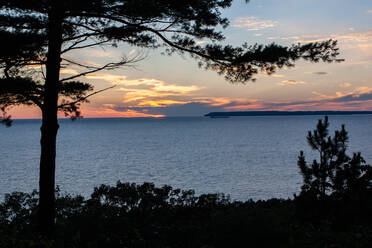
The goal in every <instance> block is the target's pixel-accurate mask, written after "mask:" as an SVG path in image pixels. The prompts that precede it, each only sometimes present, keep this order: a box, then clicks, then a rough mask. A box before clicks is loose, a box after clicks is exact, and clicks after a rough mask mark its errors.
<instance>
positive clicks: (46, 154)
mask: <svg viewBox="0 0 372 248" xmlns="http://www.w3.org/2000/svg"><path fill="white" fill-rule="evenodd" d="M56 2H57V1H56ZM62 20H63V16H62V14H61V10H60V9H59V8H58V6H54V7H52V8H51V10H50V12H49V22H48V41H49V43H48V54H47V62H46V80H45V92H44V103H43V106H42V126H41V140H40V144H41V156H40V181H39V190H40V201H39V225H40V231H41V233H42V234H43V235H45V236H47V237H48V238H51V239H52V238H53V236H54V226H55V167H56V141H57V132H58V128H59V125H58V119H57V110H58V109H57V104H58V83H59V70H60V64H61V47H62Z"/></svg>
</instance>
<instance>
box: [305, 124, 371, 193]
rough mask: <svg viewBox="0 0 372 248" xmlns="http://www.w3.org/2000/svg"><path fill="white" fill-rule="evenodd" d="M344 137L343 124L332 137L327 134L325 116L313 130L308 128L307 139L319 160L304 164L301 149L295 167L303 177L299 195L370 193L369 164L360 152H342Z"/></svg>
mask: <svg viewBox="0 0 372 248" xmlns="http://www.w3.org/2000/svg"><path fill="white" fill-rule="evenodd" d="M348 140H349V137H348V133H347V131H346V130H345V126H344V125H342V127H341V130H336V131H335V133H334V136H333V137H331V136H329V122H328V117H325V118H324V121H322V120H319V122H318V124H317V127H316V129H315V130H313V131H312V132H311V131H309V133H308V135H307V142H308V144H309V146H310V147H311V149H312V150H315V151H317V152H318V153H319V161H317V160H313V162H312V163H311V164H308V163H307V162H306V160H305V156H304V153H303V152H302V151H301V153H300V156H299V158H298V166H299V168H300V171H301V174H302V176H303V179H304V184H303V186H302V193H303V194H309V195H311V196H313V197H315V198H316V199H325V198H326V197H327V196H328V195H333V196H335V197H336V198H340V197H341V198H345V197H346V198H348V200H350V199H355V198H359V197H360V196H362V195H364V194H366V192H371V190H372V167H371V166H370V165H368V164H366V161H365V160H364V159H363V157H362V156H361V154H360V153H354V154H353V155H352V157H349V156H348V155H347V154H346V149H347V143H348Z"/></svg>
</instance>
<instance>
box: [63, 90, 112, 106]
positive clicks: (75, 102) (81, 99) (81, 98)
mask: <svg viewBox="0 0 372 248" xmlns="http://www.w3.org/2000/svg"><path fill="white" fill-rule="evenodd" d="M114 87H115V85H113V86H110V87H107V88H104V89H102V90H98V91H95V92H93V93H91V94H89V95H87V96H83V97H80V98H79V99H78V100H76V101H73V102H69V103H65V104H61V105H59V106H57V108H59V109H60V108H64V107H66V106H72V105H75V104H77V103H79V102H81V101H85V100H86V99H87V98H88V97H91V96H93V95H96V94H98V93H101V92H103V91H106V90H109V89H112V88H114Z"/></svg>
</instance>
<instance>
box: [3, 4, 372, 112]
mask: <svg viewBox="0 0 372 248" xmlns="http://www.w3.org/2000/svg"><path fill="white" fill-rule="evenodd" d="M223 14H224V15H225V16H226V17H228V18H229V20H230V26H229V27H228V28H227V29H225V30H224V31H223V33H224V34H225V36H226V40H225V43H229V44H232V45H236V46H238V45H241V44H242V43H244V42H247V43H249V44H254V43H262V44H268V43H272V42H275V43H278V44H282V45H290V44H292V43H298V42H300V43H306V42H311V41H322V40H325V39H330V38H333V39H337V40H338V41H339V48H340V52H341V55H340V58H343V59H345V62H343V63H335V64H325V63H318V64H313V63H309V62H304V61H300V62H299V63H297V64H296V67H295V68H291V69H283V70H279V71H277V73H276V74H274V75H271V76H267V75H264V74H259V75H258V76H257V77H256V78H257V81H256V82H247V83H246V84H244V85H243V84H231V83H229V82H227V81H226V80H225V79H224V78H223V77H221V76H219V75H217V74H216V73H215V72H213V71H205V70H203V69H199V68H198V65H197V61H195V60H193V59H191V58H190V57H189V56H186V55H185V56H184V57H181V56H178V55H173V56H171V57H169V56H163V55H161V52H162V51H163V50H162V49H159V50H141V49H138V48H135V47H129V46H126V45H123V46H119V47H118V48H105V49H101V48H99V49H85V50H80V51H77V52H74V53H70V54H67V55H66V56H65V57H66V58H71V59H75V60H79V61H81V62H85V63H88V64H92V65H93V64H94V65H97V64H104V63H105V62H109V61H116V60H119V58H120V57H121V56H122V55H123V54H126V55H127V56H134V55H136V54H142V55H146V58H145V59H144V60H142V61H140V62H138V63H137V64H136V66H135V68H132V67H123V68H122V69H118V70H115V71H102V72H99V73H96V74H90V75H89V76H86V77H85V78H84V77H83V78H81V79H80V80H81V81H86V82H90V83H92V84H93V85H94V86H95V90H99V89H102V88H105V87H109V86H111V85H116V87H115V88H113V89H110V90H108V91H105V92H103V93H101V94H98V95H95V96H94V97H92V98H91V99H90V101H91V102H90V103H89V104H84V105H83V107H82V110H83V111H82V113H83V116H84V117H161V116H201V115H204V114H206V113H208V112H211V111H241V110H287V111H288V110H372V1H371V0H355V1H351V0H302V1H299V0H251V1H250V3H248V4H245V1H243V0H235V1H234V2H233V6H232V7H231V8H230V9H227V10H225V11H223ZM201 42H203V41H201ZM77 70H78V68H65V69H63V70H62V74H61V77H68V76H71V75H73V74H74V73H77ZM10 114H12V116H13V117H14V118H37V117H40V112H39V111H38V110H37V109H33V108H29V107H22V108H15V109H13V110H12V111H10Z"/></svg>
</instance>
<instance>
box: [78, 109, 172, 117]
mask: <svg viewBox="0 0 372 248" xmlns="http://www.w3.org/2000/svg"><path fill="white" fill-rule="evenodd" d="M83 113H84V117H88V118H107V117H122V118H133V117H153V118H160V117H165V116H164V115H154V114H146V113H143V112H139V111H136V110H132V109H127V110H125V111H118V110H115V109H112V108H100V109H87V110H85V111H84V112H83Z"/></svg>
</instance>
